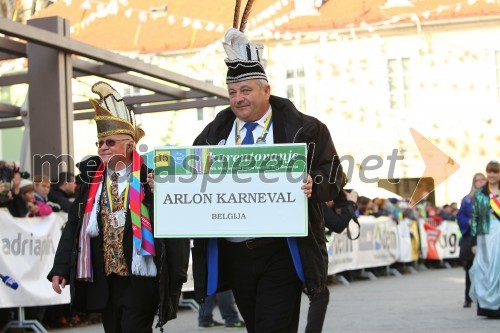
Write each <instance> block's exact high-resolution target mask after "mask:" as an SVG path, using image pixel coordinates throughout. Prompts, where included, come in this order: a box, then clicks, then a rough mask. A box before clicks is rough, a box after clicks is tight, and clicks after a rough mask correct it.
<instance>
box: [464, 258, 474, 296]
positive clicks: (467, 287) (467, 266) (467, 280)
mask: <svg viewBox="0 0 500 333" xmlns="http://www.w3.org/2000/svg"><path fill="white" fill-rule="evenodd" d="M472 263H473V262H472V261H464V262H463V265H464V269H465V300H466V301H469V302H472V299H471V298H470V296H469V291H470V276H469V270H470V269H471V267H472Z"/></svg>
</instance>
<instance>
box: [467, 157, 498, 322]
mask: <svg viewBox="0 0 500 333" xmlns="http://www.w3.org/2000/svg"><path fill="white" fill-rule="evenodd" d="M486 179H487V183H486V184H485V185H484V186H483V187H482V188H481V189H479V190H477V191H476V193H475V194H474V202H473V204H472V218H471V234H472V236H473V240H472V244H473V246H472V252H474V253H475V255H476V256H475V258H474V263H473V265H472V268H471V269H470V271H469V274H470V278H471V290H470V296H471V298H472V299H473V300H474V301H476V302H477V315H478V316H487V317H490V318H500V198H499V181H500V163H498V162H496V161H491V162H489V163H488V164H487V165H486Z"/></svg>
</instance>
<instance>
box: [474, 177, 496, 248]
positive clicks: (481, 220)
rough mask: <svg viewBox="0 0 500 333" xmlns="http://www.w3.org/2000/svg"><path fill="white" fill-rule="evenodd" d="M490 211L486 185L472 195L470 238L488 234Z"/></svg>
mask: <svg viewBox="0 0 500 333" xmlns="http://www.w3.org/2000/svg"><path fill="white" fill-rule="evenodd" d="M490 210H491V206H490V196H489V193H488V184H486V185H484V186H483V187H482V188H480V189H478V190H477V191H476V193H474V201H473V203H472V217H471V226H470V228H471V234H472V236H477V235H486V234H488V233H489V232H490V214H491V213H490ZM474 244H475V242H474Z"/></svg>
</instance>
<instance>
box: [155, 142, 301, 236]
mask: <svg viewBox="0 0 500 333" xmlns="http://www.w3.org/2000/svg"><path fill="white" fill-rule="evenodd" d="M305 171H306V146H305V144H289V145H246V146H206V147H173V148H159V149H157V150H155V219H154V223H155V228H154V232H155V237H190V238H199V237H285V236H296V237H301V236H306V235H307V197H306V196H305V194H304V192H303V190H301V186H302V185H303V179H304V177H305Z"/></svg>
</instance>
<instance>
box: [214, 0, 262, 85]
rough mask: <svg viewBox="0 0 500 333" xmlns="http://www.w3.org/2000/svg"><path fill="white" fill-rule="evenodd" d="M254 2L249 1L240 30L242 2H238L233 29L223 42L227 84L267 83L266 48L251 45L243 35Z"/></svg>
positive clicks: (227, 33)
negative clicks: (256, 80)
mask: <svg viewBox="0 0 500 333" xmlns="http://www.w3.org/2000/svg"><path fill="white" fill-rule="evenodd" d="M254 1H255V0H248V2H247V5H246V7H245V10H244V12H243V16H242V17H241V23H240V27H239V29H238V20H239V15H240V3H241V0H236V7H235V9H234V20H233V28H231V29H229V30H228V31H227V32H226V35H225V36H224V42H223V46H224V50H225V51H226V54H227V58H226V59H225V60H224V61H225V63H226V65H227V76H226V83H233V82H240V81H245V80H252V79H264V80H266V81H267V76H266V72H265V70H264V68H265V67H266V65H267V61H266V60H265V59H263V58H262V53H263V51H264V46H262V44H252V43H250V42H249V41H248V39H247V38H246V37H245V35H244V34H243V32H244V30H245V26H246V23H247V21H248V17H249V15H250V9H251V8H252V5H253V3H254Z"/></svg>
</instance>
